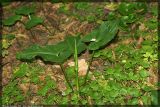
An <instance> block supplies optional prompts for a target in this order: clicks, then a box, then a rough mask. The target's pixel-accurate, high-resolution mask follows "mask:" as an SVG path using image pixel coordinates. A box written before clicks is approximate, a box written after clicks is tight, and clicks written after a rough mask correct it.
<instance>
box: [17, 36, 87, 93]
mask: <svg viewBox="0 0 160 107" xmlns="http://www.w3.org/2000/svg"><path fill="white" fill-rule="evenodd" d="M75 41H76V47H77V49H78V51H76V53H75ZM85 49H86V45H85V44H84V43H83V42H82V41H81V39H80V36H76V37H73V36H68V37H66V38H65V40H64V41H62V42H59V43H58V44H56V45H45V46H39V45H36V44H35V45H32V46H30V47H29V48H27V49H25V50H23V51H21V52H19V53H17V56H16V57H17V59H20V60H33V59H35V58H36V57H41V58H42V59H43V60H44V61H49V62H52V63H57V64H59V65H60V67H61V69H62V72H63V74H64V77H65V79H66V81H67V84H68V85H69V87H70V88H71V89H72V91H73V88H72V86H71V84H70V83H69V81H68V78H67V77H66V74H65V72H64V69H63V66H62V65H63V63H64V62H65V60H67V59H68V58H69V57H70V56H71V55H74V53H75V54H80V53H81V52H82V51H84V50H85Z"/></svg>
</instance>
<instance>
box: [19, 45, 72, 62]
mask: <svg viewBox="0 0 160 107" xmlns="http://www.w3.org/2000/svg"><path fill="white" fill-rule="evenodd" d="M62 44H63V42H61V43H59V44H57V45H46V46H43V47H41V46H39V45H32V46H31V47H29V48H27V49H25V50H23V51H22V52H19V53H17V59H26V60H32V59H34V58H35V57H36V56H39V57H41V58H43V60H44V61H50V62H58V63H59V62H63V61H64V60H65V59H66V58H68V57H69V56H70V54H71V53H70V52H68V51H65V50H66V49H67V48H66V49H64V48H65V46H66V45H65V44H63V46H64V47H62ZM63 51H64V52H63Z"/></svg>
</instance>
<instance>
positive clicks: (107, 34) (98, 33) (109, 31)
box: [82, 20, 119, 83]
mask: <svg viewBox="0 0 160 107" xmlns="http://www.w3.org/2000/svg"><path fill="white" fill-rule="evenodd" d="M118 25H119V21H118V20H114V21H105V22H104V23H102V24H101V25H100V27H99V28H97V29H95V30H93V31H92V32H91V33H90V34H88V35H86V36H85V37H84V38H82V41H83V42H89V45H88V50H89V51H92V55H91V59H90V62H89V66H88V70H87V73H86V76H85V83H86V80H87V77H88V73H89V70H90V69H89V68H90V66H91V63H92V60H93V56H94V53H95V51H96V50H98V49H100V48H101V47H103V46H104V45H106V44H108V43H109V42H110V41H111V40H112V39H113V38H114V37H115V36H116V33H117V32H118Z"/></svg>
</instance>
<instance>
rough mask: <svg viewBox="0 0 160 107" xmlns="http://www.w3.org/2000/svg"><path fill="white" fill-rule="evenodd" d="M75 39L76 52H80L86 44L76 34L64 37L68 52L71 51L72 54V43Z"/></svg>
mask: <svg viewBox="0 0 160 107" xmlns="http://www.w3.org/2000/svg"><path fill="white" fill-rule="evenodd" d="M75 40H76V43H77V45H76V46H77V49H78V54H80V53H81V52H82V51H84V50H85V49H86V45H85V44H84V43H83V42H82V41H81V38H80V36H76V37H73V36H68V37H67V38H66V39H65V41H64V42H65V43H66V45H67V47H68V49H69V51H70V52H72V54H73V53H74V48H75V47H74V46H75V45H74V44H75Z"/></svg>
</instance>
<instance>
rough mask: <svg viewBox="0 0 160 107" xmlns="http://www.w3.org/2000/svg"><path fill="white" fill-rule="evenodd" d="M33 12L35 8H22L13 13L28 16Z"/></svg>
mask: <svg viewBox="0 0 160 107" xmlns="http://www.w3.org/2000/svg"><path fill="white" fill-rule="evenodd" d="M34 12H35V7H33V6H32V7H31V6H22V7H20V8H18V9H16V10H15V13H16V14H18V15H29V14H31V13H34Z"/></svg>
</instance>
